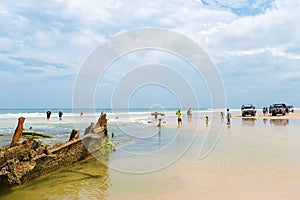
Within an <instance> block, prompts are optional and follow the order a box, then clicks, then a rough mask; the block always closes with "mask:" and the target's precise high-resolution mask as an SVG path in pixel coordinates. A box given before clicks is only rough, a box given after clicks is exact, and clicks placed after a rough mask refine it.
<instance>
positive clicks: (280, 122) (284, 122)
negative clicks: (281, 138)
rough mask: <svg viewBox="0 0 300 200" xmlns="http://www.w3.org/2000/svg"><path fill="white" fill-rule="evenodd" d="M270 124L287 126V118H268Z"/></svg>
mask: <svg viewBox="0 0 300 200" xmlns="http://www.w3.org/2000/svg"><path fill="white" fill-rule="evenodd" d="M270 124H271V125H274V126H287V125H288V124H289V119H270Z"/></svg>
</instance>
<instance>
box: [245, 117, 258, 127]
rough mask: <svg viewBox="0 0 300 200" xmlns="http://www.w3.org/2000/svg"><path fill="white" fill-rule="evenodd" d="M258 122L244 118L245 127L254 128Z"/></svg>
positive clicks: (254, 119)
mask: <svg viewBox="0 0 300 200" xmlns="http://www.w3.org/2000/svg"><path fill="white" fill-rule="evenodd" d="M255 122H256V118H245V117H243V118H242V125H243V126H254V125H255Z"/></svg>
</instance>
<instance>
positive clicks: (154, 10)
mask: <svg viewBox="0 0 300 200" xmlns="http://www.w3.org/2000/svg"><path fill="white" fill-rule="evenodd" d="M299 10H300V1H299V0H288V1H287V0H226V1H225V0H223V1H222V0H185V1H183V0H182V1H168V0H160V1H155V0H153V1H147V0H141V1H131V0H128V1H117V0H101V1H89V0H87V1H80V0H69V1H68V0H64V1H62V0H57V1H52V0H49V1H38V0H32V1H30V0H24V1H23V0H20V1H11V0H1V1H0V30H1V31H0V90H1V98H0V108H36V107H37V108H40V107H41V108H58V107H59V108H65V107H69V108H70V107H72V105H73V91H74V85H75V83H76V80H77V77H78V74H79V72H80V70H81V68H82V66H83V64H84V62H85V60H86V59H88V58H89V55H90V54H91V53H92V52H93V51H94V50H95V49H96V48H97V47H98V46H99V45H100V44H102V43H103V42H105V41H107V40H109V39H111V38H113V37H115V36H116V35H118V34H121V33H124V32H126V31H130V30H135V29H141V28H145V27H154V28H163V29H168V30H172V31H175V32H177V33H180V34H183V35H185V36H186V37H188V38H190V39H192V40H193V41H195V42H196V43H197V44H198V45H199V46H200V47H201V48H202V49H203V50H204V51H205V52H206V53H207V55H208V56H209V58H210V59H211V60H212V62H213V63H214V65H215V67H216V68H217V70H218V72H219V74H220V77H221V79H222V82H223V87H224V89H225V95H226V105H227V106H228V107H232V108H239V107H240V106H241V105H242V104H244V103H252V104H254V105H256V106H257V107H263V106H268V105H270V104H272V103H276V102H285V103H288V104H293V105H294V106H295V107H300V103H299V99H300V92H299V88H300V46H299V44H300V23H299V19H300V12H299ZM175 57H176V56H174V55H173V56H172V55H169V54H166V53H165V52H157V51H156V52H155V51H148V50H143V51H141V52H136V53H135V52H134V53H131V54H129V55H124V56H123V57H122V58H120V59H119V60H117V61H116V62H114V63H112V65H111V67H110V68H109V69H108V70H107V71H106V72H105V74H104V75H103V76H102V77H101V78H99V85H98V86H97V88H96V90H95V92H94V93H95V96H94V97H91V98H95V106H97V107H110V106H111V99H112V96H113V91H114V88H117V86H118V82H119V81H120V80H121V79H122V77H124V74H125V75H126V74H127V73H129V72H130V70H132V69H134V68H135V67H136V66H137V65H145V64H149V63H159V64H165V65H170V66H172V67H174V69H175V71H178V73H179V74H180V75H182V76H183V78H184V80H188V81H189V82H190V83H189V84H190V85H191V87H192V88H193V89H194V90H196V92H195V95H196V96H197V98H198V99H199V102H200V103H199V107H210V106H211V100H210V92H209V91H208V89H207V87H208V86H207V85H205V83H206V81H205V77H201V75H199V76H195V75H194V74H195V73H193V71H191V70H190V69H189V70H185V69H187V68H188V66H185V65H186V64H184V63H183V61H179V59H178V57H177V58H175ZM175 60H178V62H174V61H175ZM179 63H181V66H180V65H179ZM125 66H127V67H125ZM122 67H123V68H122ZM130 67H131V68H130ZM125 68H126V69H127V71H122V70H121V69H125ZM182 69H184V70H182ZM128 70H129V71H128ZM141 76H144V75H143V74H141ZM199 77H200V78H199ZM174 81H175V82H176V80H174ZM87 90H89V88H87ZM151 94H152V95H151ZM179 98H180V97H179ZM128 103H129V104H130V106H131V107H135V106H136V107H153V106H154V107H155V106H157V105H158V107H159V106H163V107H176V106H178V96H176V94H174V91H173V90H172V89H170V88H169V87H168V86H167V87H160V86H159V84H156V85H155V84H154V85H145V86H142V87H139V88H137V89H136V90H135V91H133V92H132V96H131V97H130V99H129V100H128ZM185 106H187V105H185Z"/></svg>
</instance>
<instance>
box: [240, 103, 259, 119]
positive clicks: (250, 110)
mask: <svg viewBox="0 0 300 200" xmlns="http://www.w3.org/2000/svg"><path fill="white" fill-rule="evenodd" d="M241 111H242V116H243V117H245V116H247V115H250V116H253V117H254V116H255V115H256V108H255V106H253V105H252V104H244V105H242V107H241Z"/></svg>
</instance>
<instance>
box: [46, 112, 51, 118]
mask: <svg viewBox="0 0 300 200" xmlns="http://www.w3.org/2000/svg"><path fill="white" fill-rule="evenodd" d="M46 115H47V120H50V116H51V111H50V110H48V111H47V112H46Z"/></svg>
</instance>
